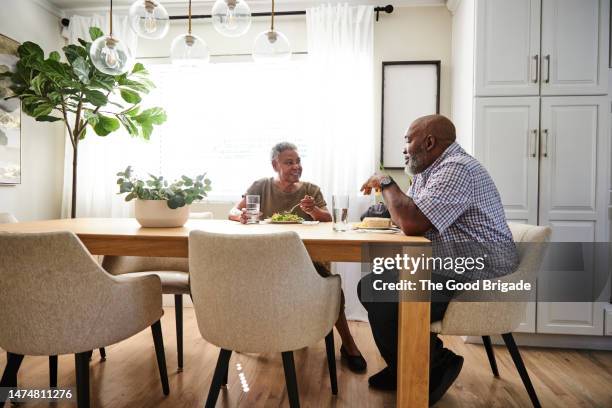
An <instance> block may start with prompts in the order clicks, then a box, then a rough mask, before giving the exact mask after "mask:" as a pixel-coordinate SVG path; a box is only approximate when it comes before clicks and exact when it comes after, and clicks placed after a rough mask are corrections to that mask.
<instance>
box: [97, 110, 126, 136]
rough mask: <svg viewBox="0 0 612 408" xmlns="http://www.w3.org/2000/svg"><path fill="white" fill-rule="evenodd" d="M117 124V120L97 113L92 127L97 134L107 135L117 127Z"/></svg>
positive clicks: (118, 124)
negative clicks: (96, 119)
mask: <svg viewBox="0 0 612 408" xmlns="http://www.w3.org/2000/svg"><path fill="white" fill-rule="evenodd" d="M119 126H120V123H119V120H117V119H115V118H110V117H108V116H104V115H100V114H98V122H97V123H96V124H95V126H94V127H93V128H94V131H95V132H96V134H97V135H98V136H107V135H109V134H110V133H112V132H114V131H116V130H117V129H119Z"/></svg>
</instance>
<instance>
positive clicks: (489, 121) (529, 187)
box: [474, 97, 539, 224]
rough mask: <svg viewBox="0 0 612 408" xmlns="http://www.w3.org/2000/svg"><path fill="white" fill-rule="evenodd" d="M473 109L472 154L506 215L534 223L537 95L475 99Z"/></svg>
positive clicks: (535, 207) (535, 209)
mask: <svg viewBox="0 0 612 408" xmlns="http://www.w3.org/2000/svg"><path fill="white" fill-rule="evenodd" d="M474 111H475V114H474V116H475V118H474V119H475V120H474V155H475V157H476V158H477V159H478V160H480V162H481V163H482V164H483V165H484V166H485V167H486V168H487V170H488V171H489V173H490V174H491V177H492V178H493V181H494V182H495V185H496V186H497V189H498V190H499V193H500V195H501V199H502V203H503V205H504V209H505V210H506V217H507V218H508V219H509V220H516V221H518V222H525V223H528V224H537V223H538V220H537V214H538V213H537V205H538V143H537V138H538V124H539V98H538V97H527V98H521V97H507V98H476V99H475V109H474Z"/></svg>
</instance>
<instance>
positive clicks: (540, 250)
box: [431, 223, 551, 407]
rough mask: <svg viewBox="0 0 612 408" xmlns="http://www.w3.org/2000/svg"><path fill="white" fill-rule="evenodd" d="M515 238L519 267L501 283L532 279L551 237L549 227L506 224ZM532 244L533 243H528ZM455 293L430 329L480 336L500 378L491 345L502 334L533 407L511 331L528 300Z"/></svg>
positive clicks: (532, 391)
mask: <svg viewBox="0 0 612 408" xmlns="http://www.w3.org/2000/svg"><path fill="white" fill-rule="evenodd" d="M509 227H510V231H511V232H512V236H513V238H514V241H515V242H516V243H517V244H518V245H517V248H518V251H519V259H520V263H519V267H518V269H517V270H516V271H515V272H513V273H511V274H509V275H506V276H504V277H502V278H501V279H500V280H501V281H502V282H518V281H520V280H521V279H524V280H525V281H532V282H534V281H535V274H534V273H535V272H537V271H538V270H539V269H540V267H541V265H542V261H543V259H544V255H545V245H543V244H544V243H545V242H547V241H548V240H549V238H550V233H551V229H550V228H548V227H538V226H534V225H527V224H514V223H510V224H509ZM530 244H533V245H530ZM462 296H463V295H459V296H457V299H456V301H455V300H453V301H451V302H450V303H449V305H448V308H447V309H446V313H445V314H444V319H443V320H441V321H438V322H434V323H432V324H431V331H432V332H434V333H438V334H442V335H456V336H482V340H483V343H484V346H485V349H486V352H487V356H488V358H489V363H490V364H491V370H492V371H493V375H495V376H496V377H499V372H498V370H497V363H496V361H495V354H494V353H493V347H492V345H491V336H492V335H501V336H502V338H503V339H504V342H505V343H506V347H507V348H508V351H509V352H510V356H511V357H512V360H513V361H514V364H515V366H516V368H517V370H518V372H519V375H520V376H521V379H522V380H523V384H524V385H525V388H526V389H527V393H528V394H529V398H530V399H531V402H532V403H533V405H534V407H539V406H540V402H539V401H538V396H537V394H536V392H535V389H534V388H533V385H532V383H531V380H530V379H529V374H528V373H527V369H526V368H525V364H524V363H523V359H522V358H521V355H520V353H519V350H518V347H517V345H516V343H515V342H514V337H513V336H512V332H513V331H514V330H515V329H516V328H517V327H518V326H519V325H520V323H521V322H522V321H523V320H524V319H525V313H526V310H527V302H498V301H495V299H493V298H492V299H491V301H488V302H461V301H459V300H461V297H462ZM488 296H494V295H492V294H491V293H485V292H483V293H482V297H483V298H486V297H488Z"/></svg>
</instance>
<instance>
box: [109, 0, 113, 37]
mask: <svg viewBox="0 0 612 408" xmlns="http://www.w3.org/2000/svg"><path fill="white" fill-rule="evenodd" d="M110 37H111V38H112V37H113V0H110Z"/></svg>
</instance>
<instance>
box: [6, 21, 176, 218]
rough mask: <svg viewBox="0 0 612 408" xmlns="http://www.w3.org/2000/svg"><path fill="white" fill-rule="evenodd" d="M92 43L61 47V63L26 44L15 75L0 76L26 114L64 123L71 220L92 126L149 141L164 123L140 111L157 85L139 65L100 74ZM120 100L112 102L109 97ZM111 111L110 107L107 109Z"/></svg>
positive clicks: (159, 115)
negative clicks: (81, 155) (81, 152)
mask: <svg viewBox="0 0 612 408" xmlns="http://www.w3.org/2000/svg"><path fill="white" fill-rule="evenodd" d="M89 34H90V36H91V40H92V41H94V40H96V39H97V38H99V37H101V36H103V35H104V34H103V32H102V30H100V29H99V28H97V27H91V28H90V29H89ZM90 47H91V42H89V41H85V40H82V39H79V44H78V45H77V44H71V45H67V46H65V47H64V48H62V50H63V52H64V56H65V62H64V61H62V58H61V56H60V54H59V53H58V52H57V51H53V52H51V53H50V54H49V56H48V57H47V58H45V55H44V52H43V50H42V48H41V47H40V46H39V45H37V44H35V43H33V42H29V41H27V42H25V43H23V44H22V45H21V46H19V48H18V54H19V57H20V59H19V61H18V62H17V65H16V69H15V70H14V72H10V71H7V72H2V73H0V80H1V79H3V78H9V79H10V82H11V84H10V86H9V88H10V90H11V95H10V96H9V97H8V98H6V99H10V98H18V99H19V100H20V101H21V105H22V109H23V112H24V113H25V114H27V115H28V116H32V117H33V118H35V119H36V121H38V122H56V121H63V122H64V124H65V126H66V129H67V131H68V134H69V136H70V142H71V143H72V152H73V158H72V203H71V216H72V218H74V217H75V216H76V189H77V160H78V147H79V143H80V141H82V140H83V139H84V138H85V134H86V132H87V129H88V128H90V129H92V130H93V131H94V133H95V134H96V135H98V136H107V135H108V134H110V133H112V132H114V131H116V130H118V129H119V128H120V126H123V127H124V128H125V129H126V130H127V132H128V133H129V134H130V135H131V136H133V137H141V138H143V139H147V140H148V139H149V138H150V137H151V133H152V132H153V126H154V125H160V124H162V123H163V122H165V121H166V113H165V112H164V110H163V109H162V108H158V107H154V108H150V109H145V110H141V108H140V105H139V104H140V102H141V101H142V97H143V94H147V93H149V91H150V90H151V89H152V88H154V87H155V85H154V84H153V82H152V81H151V80H150V79H148V72H147V71H146V69H145V68H144V66H143V65H142V64H140V63H137V64H135V65H134V67H133V68H132V70H131V71H130V72H128V73H125V74H122V75H117V76H113V75H107V74H104V73H102V72H100V71H98V70H97V69H96V68H95V66H94V65H93V63H92V61H91V58H90V57H89V49H90ZM117 94H118V96H120V97H121V100H122V101H121V102H118V101H117V100H118V99H119V98H112V100H111V96H112V95H117ZM111 105H112V106H113V108H110V106H111Z"/></svg>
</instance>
